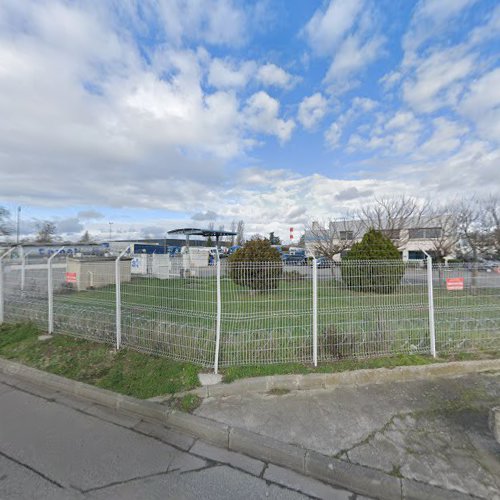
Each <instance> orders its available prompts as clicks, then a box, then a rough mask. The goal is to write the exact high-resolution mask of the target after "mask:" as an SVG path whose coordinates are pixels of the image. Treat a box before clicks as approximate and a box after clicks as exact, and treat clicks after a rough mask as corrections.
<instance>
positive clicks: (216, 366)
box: [214, 249, 222, 374]
mask: <svg viewBox="0 0 500 500" xmlns="http://www.w3.org/2000/svg"><path fill="white" fill-rule="evenodd" d="M216 253H217V262H216V266H217V319H216V323H215V360H214V373H215V374H217V373H218V371H219V350H220V325H221V315H222V300H221V279H220V257H219V249H217V250H216Z"/></svg>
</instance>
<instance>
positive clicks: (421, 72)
mask: <svg viewBox="0 0 500 500" xmlns="http://www.w3.org/2000/svg"><path fill="white" fill-rule="evenodd" d="M474 67H475V58H474V56H473V55H471V54H466V53H464V51H463V50H462V49H461V48H459V47H458V48H456V47H452V48H451V49H444V50H440V51H435V52H434V53H432V54H431V55H430V56H429V57H426V58H425V59H422V60H419V61H418V62H417V63H416V67H415V76H414V77H411V78H409V79H407V80H406V81H405V82H404V84H403V97H404V99H405V101H406V102H408V103H409V104H410V105H411V106H412V107H413V108H414V109H415V110H417V111H419V112H425V113H430V112H432V111H435V110H437V109H439V108H441V107H443V106H445V105H447V106H450V105H451V106H453V105H455V104H456V101H457V94H458V93H459V92H460V91H461V89H462V87H463V81H464V79H465V78H466V77H468V76H469V75H470V73H471V72H472V71H473V70H474Z"/></svg>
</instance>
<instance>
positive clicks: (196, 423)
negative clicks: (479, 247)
mask: <svg viewBox="0 0 500 500" xmlns="http://www.w3.org/2000/svg"><path fill="white" fill-rule="evenodd" d="M467 363H469V362H467ZM498 367H500V361H497V364H495V365H492V364H491V363H490V365H488V367H484V368H483V369H482V370H480V371H485V370H487V369H492V368H498ZM405 368H407V367H405ZM363 371H367V372H372V371H373V370H363ZM476 371H479V370H476ZM0 373H3V374H6V375H11V376H14V377H16V378H18V379H21V380H24V381H27V382H30V383H32V384H36V385H38V386H41V387H43V388H45V389H50V390H54V391H60V392H63V393H65V394H69V395H73V396H78V397H81V398H85V399H87V400H89V401H92V402H94V403H98V404H100V405H103V406H106V407H108V408H112V409H114V410H117V411H124V412H127V413H133V414H135V415H137V416H140V417H142V418H143V419H145V420H147V421H150V422H153V423H156V424H160V425H165V426H168V427H173V428H175V429H177V430H179V431H182V432H186V433H188V434H191V435H192V436H195V437H197V438H200V439H202V440H204V441H206V442H208V443H210V444H213V445H215V446H218V447H220V448H225V449H227V450H230V451H234V452H238V453H242V454H244V455H248V456H250V457H252V458H256V459H259V460H263V461H266V462H271V463H273V464H275V465H279V466H282V467H286V468H288V469H292V470H294V471H296V472H299V473H302V474H304V475H307V476H310V477H313V478H315V479H319V480H321V481H324V482H326V483H329V484H331V485H333V486H340V487H344V488H346V489H349V490H352V491H355V492H356V493H359V494H363V495H368V496H371V497H375V498H382V499H388V500H392V499H394V500H400V499H410V498H411V499H415V500H424V499H428V498H440V499H450V500H452V499H457V500H460V499H464V500H465V499H469V500H470V499H471V498H473V497H471V496H470V495H466V494H463V493H460V492H458V491H450V490H444V489H442V488H439V487H436V486H432V485H429V484H426V483H421V482H418V481H414V480H411V479H402V478H399V477H395V476H391V475H389V474H386V473H385V472H381V471H378V470H375V469H371V468H369V467H364V466H361V465H355V464H351V463H349V462H345V461H343V460H340V459H336V458H332V457H328V456H326V455H323V454H321V453H318V452H315V451H312V450H307V449H305V448H302V447H300V446H297V445H292V444H288V443H283V442H281V441H278V440H276V439H274V438H269V437H265V436H262V435H260V434H257V433H254V432H251V431H247V430H245V429H240V428H238V427H232V426H229V425H225V424H222V423H220V422H216V421H214V420H210V419H208V418H204V417H199V416H197V415H191V414H189V413H183V412H180V411H176V410H172V409H169V408H165V407H164V406H162V405H160V404H158V403H154V402H151V401H147V400H140V399H136V398H133V397H130V396H124V395H122V394H117V393H115V392H112V391H108V390H106V389H101V388H98V387H94V386H91V385H88V384H84V383H83V382H77V381H74V380H70V379H66V378H64V377H61V376H59V375H54V374H51V373H47V372H44V371H41V370H38V369H36V368H31V367H29V366H25V365H22V364H19V363H15V362H13V361H9V360H6V359H2V358H0ZM453 373H454V372H453ZM465 373H468V371H467V372H465ZM446 374H448V372H446ZM264 378H265V379H268V378H272V377H264ZM279 379H280V381H281V379H282V377H279ZM354 379H356V377H354ZM361 380H366V378H365V377H361ZM358 383H359V382H358ZM274 387H282V386H279V385H274ZM325 387H326V386H325Z"/></svg>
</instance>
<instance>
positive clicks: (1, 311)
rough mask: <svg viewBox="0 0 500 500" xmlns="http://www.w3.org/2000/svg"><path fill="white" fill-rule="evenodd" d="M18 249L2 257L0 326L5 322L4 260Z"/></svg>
mask: <svg viewBox="0 0 500 500" xmlns="http://www.w3.org/2000/svg"><path fill="white" fill-rule="evenodd" d="M16 248H17V247H12V248H9V249H8V250H7V251H6V252H4V253H3V254H2V255H0V325H1V324H2V323H3V320H4V300H5V291H4V282H3V259H4V258H5V257H7V256H9V255H10V254H11V253H12V252H13V251H14V250H15V249H16Z"/></svg>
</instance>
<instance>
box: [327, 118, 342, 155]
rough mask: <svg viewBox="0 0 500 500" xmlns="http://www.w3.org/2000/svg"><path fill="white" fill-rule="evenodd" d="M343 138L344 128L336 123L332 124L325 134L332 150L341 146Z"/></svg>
mask: <svg viewBox="0 0 500 500" xmlns="http://www.w3.org/2000/svg"><path fill="white" fill-rule="evenodd" d="M341 137H342V127H341V126H340V125H339V124H338V123H336V122H334V123H332V124H331V125H330V126H329V127H328V129H327V131H326V132H325V140H326V143H327V144H328V146H329V147H330V148H332V149H334V148H336V147H337V146H338V145H339V142H340V139H341Z"/></svg>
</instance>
